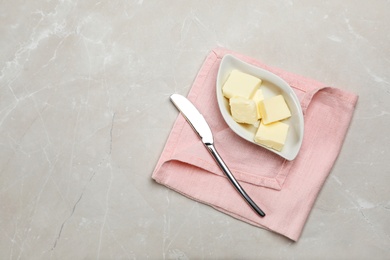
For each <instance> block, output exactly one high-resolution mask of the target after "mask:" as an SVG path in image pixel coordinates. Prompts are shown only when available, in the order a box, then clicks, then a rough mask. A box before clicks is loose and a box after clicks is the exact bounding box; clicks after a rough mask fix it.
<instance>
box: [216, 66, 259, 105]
mask: <svg viewBox="0 0 390 260" xmlns="http://www.w3.org/2000/svg"><path fill="white" fill-rule="evenodd" d="M260 84H261V79H259V78H256V77H254V76H252V75H249V74H246V73H243V72H241V71H238V70H233V71H232V72H231V73H230V75H229V77H228V79H227V80H226V82H225V84H224V85H223V86H222V93H223V95H224V96H225V97H226V98H232V97H243V98H247V99H250V98H251V97H252V96H253V94H254V93H255V91H256V89H257V88H259V86H260Z"/></svg>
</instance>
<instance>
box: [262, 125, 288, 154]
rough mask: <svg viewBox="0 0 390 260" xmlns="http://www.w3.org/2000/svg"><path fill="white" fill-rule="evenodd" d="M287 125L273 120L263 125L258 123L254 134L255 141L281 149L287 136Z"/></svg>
mask: <svg viewBox="0 0 390 260" xmlns="http://www.w3.org/2000/svg"><path fill="white" fill-rule="evenodd" d="M288 128H289V125H287V124H285V123H282V122H274V123H271V124H268V125H265V124H264V123H263V122H261V123H260V126H259V128H258V129H257V132H256V135H255V138H254V140H255V142H256V143H259V144H262V145H265V146H267V147H270V148H272V149H275V150H277V151H279V152H280V151H281V150H282V149H283V147H284V143H285V141H286V138H287V132H288Z"/></svg>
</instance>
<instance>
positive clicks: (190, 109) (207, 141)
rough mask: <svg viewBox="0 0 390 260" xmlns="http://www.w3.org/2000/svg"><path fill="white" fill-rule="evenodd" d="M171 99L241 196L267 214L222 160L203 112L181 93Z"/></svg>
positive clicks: (261, 214)
mask: <svg viewBox="0 0 390 260" xmlns="http://www.w3.org/2000/svg"><path fill="white" fill-rule="evenodd" d="M171 101H172V103H173V104H174V105H175V106H176V108H177V109H178V110H179V111H180V112H181V113H182V115H183V116H184V118H185V119H186V120H187V122H188V123H189V124H190V125H191V127H192V128H193V129H194V131H195V132H196V133H197V134H198V135H199V137H200V139H201V140H202V142H203V144H204V145H205V147H206V148H207V150H208V151H209V152H210V154H211V155H212V156H213V158H214V159H215V161H216V162H217V164H218V166H219V167H220V168H221V170H222V171H223V173H224V174H225V175H226V176H227V177H228V179H229V181H230V182H231V183H232V184H233V186H234V187H235V188H236V190H237V191H238V192H239V193H240V194H241V196H242V197H243V198H244V199H245V201H246V202H248V204H249V206H251V208H252V209H253V210H254V211H255V212H256V213H257V214H259V215H260V216H261V217H264V216H265V213H264V212H263V211H262V210H261V209H260V208H259V206H257V205H256V203H255V202H254V201H253V200H252V199H251V198H250V197H249V196H248V194H247V193H246V192H245V190H244V189H243V188H242V187H241V185H240V184H239V183H238V181H237V180H236V178H234V176H233V174H232V173H231V172H230V170H229V168H228V167H227V166H226V164H225V162H224V161H223V160H222V158H221V156H220V155H219V154H218V152H217V150H216V149H215V147H214V139H213V134H212V132H211V129H210V127H209V125H208V124H207V122H206V120H205V119H204V117H203V116H202V114H201V113H199V111H198V110H197V109H196V107H195V106H194V105H193V104H192V103H191V102H190V101H189V100H188V99H187V98H185V97H183V96H181V95H179V94H173V95H171Z"/></svg>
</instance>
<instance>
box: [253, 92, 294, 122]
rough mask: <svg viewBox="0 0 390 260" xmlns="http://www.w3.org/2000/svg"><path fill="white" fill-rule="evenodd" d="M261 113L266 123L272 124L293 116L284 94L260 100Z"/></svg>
mask: <svg viewBox="0 0 390 260" xmlns="http://www.w3.org/2000/svg"><path fill="white" fill-rule="evenodd" d="M259 108H260V113H261V116H262V121H263V123H264V124H270V123H273V122H276V121H279V120H283V119H286V118H289V117H290V116H291V112H290V109H288V106H287V104H286V101H285V100H284V98H283V96H282V95H277V96H274V97H271V98H267V99H264V100H263V101H262V102H260V107H259Z"/></svg>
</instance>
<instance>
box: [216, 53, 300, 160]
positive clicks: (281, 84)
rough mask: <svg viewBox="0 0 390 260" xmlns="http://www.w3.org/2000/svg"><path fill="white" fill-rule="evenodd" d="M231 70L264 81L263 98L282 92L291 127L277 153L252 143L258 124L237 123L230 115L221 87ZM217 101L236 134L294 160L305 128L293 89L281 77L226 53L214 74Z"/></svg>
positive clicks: (287, 120)
mask: <svg viewBox="0 0 390 260" xmlns="http://www.w3.org/2000/svg"><path fill="white" fill-rule="evenodd" d="M233 69H237V70H239V71H242V72H244V73H248V74H250V75H253V76H255V77H258V78H260V79H261V80H262V81H263V82H262V84H261V87H260V88H261V89H262V92H263V95H264V97H265V98H268V97H272V96H275V95H279V94H281V95H283V97H284V99H285V100H286V103H287V105H288V107H289V108H290V111H291V117H290V118H288V119H286V120H283V122H284V123H287V124H289V126H290V127H289V131H288V135H287V139H286V142H285V144H284V147H283V149H282V151H280V152H279V151H276V150H274V149H271V148H268V147H266V146H263V145H261V144H258V143H255V142H254V136H255V134H256V130H257V127H255V126H253V125H247V124H239V123H237V122H236V121H234V120H233V118H232V117H231V114H230V107H229V101H228V99H227V98H225V97H224V96H223V94H222V86H223V84H224V83H225V81H226V79H227V78H228V76H229V74H230V72H231V71H232V70H233ZM217 100H218V106H219V109H220V110H221V113H222V116H223V118H224V119H225V121H226V123H227V124H228V126H229V127H230V128H231V129H232V130H233V131H234V132H235V133H236V134H237V135H239V136H241V137H242V138H244V139H246V140H247V141H249V142H251V143H254V144H257V145H259V146H261V147H263V148H265V149H267V150H269V151H271V152H274V153H276V154H278V155H280V156H282V157H283V158H285V159H287V160H293V159H294V158H295V157H296V156H297V155H298V152H299V149H300V148H301V145H302V140H303V129H304V123H303V114H302V108H301V105H300V103H299V100H298V98H297V96H296V95H295V93H294V91H293V90H292V88H291V87H290V86H289V85H288V84H287V82H285V81H284V80H283V79H281V78H280V77H278V76H276V75H275V74H273V73H271V72H269V71H267V70H264V69H261V68H258V67H255V66H253V65H250V64H248V63H246V62H243V61H241V60H239V59H238V58H236V57H234V56H232V55H225V56H224V57H223V58H222V61H221V65H220V67H219V71H218V75H217Z"/></svg>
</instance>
